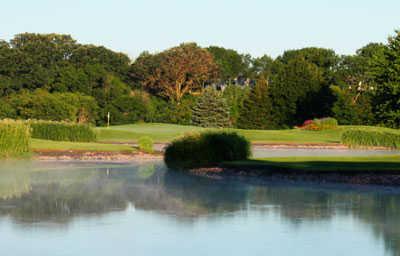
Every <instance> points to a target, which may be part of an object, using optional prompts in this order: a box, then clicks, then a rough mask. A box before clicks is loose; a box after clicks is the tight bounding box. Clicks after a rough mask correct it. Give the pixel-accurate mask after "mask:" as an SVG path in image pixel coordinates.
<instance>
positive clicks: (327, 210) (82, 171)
mask: <svg viewBox="0 0 400 256" xmlns="http://www.w3.org/2000/svg"><path fill="white" fill-rule="evenodd" d="M129 204H133V205H134V207H135V208H136V209H141V210H145V211H150V210H151V211H154V212H157V213H159V214H164V215H168V216H173V217H174V218H176V219H177V220H181V221H185V222H187V221H188V220H189V221H192V222H195V221H196V220H197V219H198V218H218V216H221V215H225V216H226V215H227V214H228V215H229V214H231V215H232V216H233V215H235V214H238V213H249V212H253V211H256V212H257V213H260V214H269V213H273V214H278V215H279V216H281V217H282V218H283V219H284V220H285V222H287V223H290V224H291V225H294V227H296V226H301V225H303V224H309V223H310V222H312V223H318V222H327V221H329V220H331V219H332V218H334V217H336V216H350V217H352V218H354V219H357V220H359V221H360V222H362V223H364V224H365V225H367V226H369V227H370V229H371V230H372V231H373V232H374V234H375V236H376V237H377V239H383V241H384V242H385V246H386V249H387V250H389V251H390V252H391V253H392V254H393V255H398V254H400V220H399V218H398V216H399V213H400V193H399V191H397V190H393V191H387V190H384V189H373V190H368V192H365V191H364V192H363V191H360V190H355V189H351V188H344V187H340V186H339V187H336V188H330V189H326V188H324V187H323V186H310V185H309V186H305V185H303V186H299V185H295V184H279V185H277V184H274V183H268V184H264V185H254V184H250V183H244V182H242V181H234V180H224V179H222V180H214V179H208V178H202V177H196V176H191V175H187V174H184V173H180V172H167V171H166V169H165V167H164V165H163V164H161V163H157V162H156V163H149V164H130V165H106V164H92V165H83V164H76V163H75V164H66V163H65V164H60V163H54V164H53V165H51V164H48V165H45V166H43V165H41V164H38V163H24V164H22V165H21V164H19V165H16V164H14V163H13V164H9V165H2V167H1V168H0V218H1V216H2V215H3V216H4V215H9V216H11V217H12V218H14V219H15V220H16V221H18V222H24V223H27V222H37V221H53V222H56V223H65V224H66V223H68V222H69V221H70V220H72V219H73V218H74V217H75V216H80V215H84V214H106V213H108V212H112V211H121V210H125V209H126V208H127V206H128V205H129Z"/></svg>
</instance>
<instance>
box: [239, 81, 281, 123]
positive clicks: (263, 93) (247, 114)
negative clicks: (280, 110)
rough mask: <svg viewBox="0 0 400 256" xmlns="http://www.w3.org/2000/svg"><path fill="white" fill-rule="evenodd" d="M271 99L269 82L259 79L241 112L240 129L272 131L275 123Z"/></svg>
mask: <svg viewBox="0 0 400 256" xmlns="http://www.w3.org/2000/svg"><path fill="white" fill-rule="evenodd" d="M271 109H272V104H271V99H270V96H269V92H268V82H267V80H266V79H265V78H259V79H258V80H257V83H256V85H255V86H254V87H253V88H252V89H251V91H250V94H249V96H248V97H247V98H246V99H245V100H244V102H243V107H242V109H241V110H240V115H239V119H238V127H239V128H242V129H272V128H274V122H273V120H272V116H271Z"/></svg>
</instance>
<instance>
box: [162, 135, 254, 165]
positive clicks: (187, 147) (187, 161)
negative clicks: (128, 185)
mask: <svg viewBox="0 0 400 256" xmlns="http://www.w3.org/2000/svg"><path fill="white" fill-rule="evenodd" d="M249 156H250V143H249V141H248V140H246V139H245V138H244V137H243V136H241V135H238V134H237V133H233V132H205V133H195V134H189V135H185V136H184V137H182V138H180V139H177V140H175V141H173V142H172V143H171V144H170V145H169V146H168V147H167V149H166V151H165V155H164V161H165V163H166V164H167V166H168V167H169V168H177V169H183V168H193V167H203V166H210V165H214V164H218V163H221V162H224V161H237V160H245V159H247V158H248V157H249Z"/></svg>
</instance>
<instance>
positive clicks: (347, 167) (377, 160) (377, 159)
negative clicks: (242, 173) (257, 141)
mask: <svg viewBox="0 0 400 256" xmlns="http://www.w3.org/2000/svg"><path fill="white" fill-rule="evenodd" d="M224 165H225V166H227V167H235V168H250V169H252V168H254V169H266V170H280V171H285V170H287V171H328V172H329V171H400V155H392V156H368V157H284V158H259V159H251V160H246V161H237V162H229V163H225V164H224Z"/></svg>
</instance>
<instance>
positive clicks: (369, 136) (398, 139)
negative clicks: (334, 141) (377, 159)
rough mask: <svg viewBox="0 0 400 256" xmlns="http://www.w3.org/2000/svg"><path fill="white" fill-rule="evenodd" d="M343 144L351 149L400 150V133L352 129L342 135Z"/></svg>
mask: <svg viewBox="0 0 400 256" xmlns="http://www.w3.org/2000/svg"><path fill="white" fill-rule="evenodd" d="M341 141H342V143H343V144H345V145H347V146H349V147H388V148H396V149H398V148H400V133H394V132H389V131H367V130H362V129H352V130H348V131H345V132H344V133H343V134H342V139H341Z"/></svg>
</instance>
